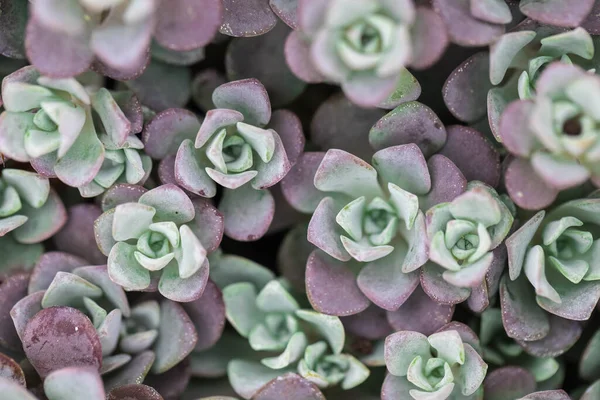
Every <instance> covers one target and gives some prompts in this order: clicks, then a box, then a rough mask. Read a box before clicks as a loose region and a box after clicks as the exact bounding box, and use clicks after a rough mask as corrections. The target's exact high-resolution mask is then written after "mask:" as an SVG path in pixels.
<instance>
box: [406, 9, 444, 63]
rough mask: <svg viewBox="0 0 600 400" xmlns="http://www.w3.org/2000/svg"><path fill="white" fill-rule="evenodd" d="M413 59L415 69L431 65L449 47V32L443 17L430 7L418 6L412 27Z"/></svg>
mask: <svg viewBox="0 0 600 400" xmlns="http://www.w3.org/2000/svg"><path fill="white" fill-rule="evenodd" d="M411 39H412V46H413V49H412V59H411V63H410V64H411V66H412V67H413V68H415V69H425V68H429V67H431V66H432V65H433V64H435V62H436V61H438V60H439V58H440V57H441V56H442V54H443V53H444V51H445V50H446V48H447V47H448V42H449V38H448V33H447V31H446V27H445V26H444V21H443V19H442V17H440V15H439V14H438V13H436V12H434V11H433V10H431V9H430V8H428V7H418V8H417V13H416V15H415V22H414V23H413V26H412V28H411Z"/></svg>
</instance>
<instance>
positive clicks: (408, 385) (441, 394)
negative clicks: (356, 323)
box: [381, 330, 488, 400]
mask: <svg viewBox="0 0 600 400" xmlns="http://www.w3.org/2000/svg"><path fill="white" fill-rule="evenodd" d="M385 364H386V367H387V370H388V372H389V374H388V375H387V377H386V380H385V382H384V384H383V388H382V393H381V398H382V399H384V400H387V399H415V400H417V399H422V398H427V397H429V398H432V399H439V400H444V399H459V398H472V399H482V398H483V387H482V383H483V379H484V378H485V376H486V373H487V368H488V366H487V364H486V363H485V362H484V361H483V359H482V358H481V356H480V355H479V353H478V351H477V350H476V349H475V348H473V346H471V344H469V343H468V342H466V341H465V340H464V339H463V338H462V337H461V335H460V333H459V332H458V331H456V330H444V331H441V332H437V333H434V334H432V335H430V336H429V337H427V336H425V335H423V334H421V333H418V332H411V331H399V332H396V333H393V334H391V335H390V336H388V337H387V338H386V340H385Z"/></svg>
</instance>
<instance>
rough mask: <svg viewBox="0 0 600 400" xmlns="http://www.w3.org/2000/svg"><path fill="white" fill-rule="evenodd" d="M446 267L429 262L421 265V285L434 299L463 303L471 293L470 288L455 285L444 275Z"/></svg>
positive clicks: (440, 301)
mask: <svg viewBox="0 0 600 400" xmlns="http://www.w3.org/2000/svg"><path fill="white" fill-rule="evenodd" d="M444 271H445V269H443V268H442V267H440V266H438V265H437V264H434V263H432V262H429V263H427V264H425V265H424V266H422V267H421V287H422V288H423V290H424V291H425V293H427V295H428V296H429V297H431V299H432V300H434V301H435V302H437V303H440V304H447V305H453V304H458V303H462V302H463V301H465V300H466V299H467V298H468V297H469V295H470V294H471V290H470V289H468V288H460V287H457V286H454V285H452V284H450V283H448V282H446V280H445V279H444V278H443V277H442V274H443V272H444Z"/></svg>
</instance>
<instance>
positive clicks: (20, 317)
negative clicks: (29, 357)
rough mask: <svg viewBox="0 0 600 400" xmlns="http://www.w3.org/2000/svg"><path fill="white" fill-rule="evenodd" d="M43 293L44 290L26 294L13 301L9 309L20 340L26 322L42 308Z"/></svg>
mask: <svg viewBox="0 0 600 400" xmlns="http://www.w3.org/2000/svg"><path fill="white" fill-rule="evenodd" d="M44 293H45V292H44V291H39V292H35V293H32V294H30V295H27V296H25V297H23V298H22V299H21V300H19V301H18V302H17V303H15V305H14V306H13V308H12V309H11V310H10V317H11V318H12V322H13V324H14V327H15V330H16V331H17V335H18V336H19V338H20V340H21V341H22V340H23V338H24V335H25V327H26V326H27V323H28V322H29V320H30V319H31V318H33V317H34V316H35V315H36V314H37V313H38V312H39V311H40V310H41V309H42V298H43V297H44ZM19 346H21V344H19Z"/></svg>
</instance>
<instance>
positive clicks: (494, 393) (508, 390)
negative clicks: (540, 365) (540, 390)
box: [483, 366, 536, 400]
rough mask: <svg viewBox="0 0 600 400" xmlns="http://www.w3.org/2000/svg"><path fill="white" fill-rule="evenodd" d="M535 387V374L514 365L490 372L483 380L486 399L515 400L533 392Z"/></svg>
mask: <svg viewBox="0 0 600 400" xmlns="http://www.w3.org/2000/svg"><path fill="white" fill-rule="evenodd" d="M509 382H510V384H507V383H509ZM535 388H536V382H535V379H534V377H533V375H532V374H531V373H530V372H529V371H528V370H526V369H524V368H521V367H513V366H507V367H502V368H499V369H496V370H494V371H492V372H490V373H488V374H487V376H486V378H485V381H484V382H483V390H484V396H485V399H486V400H488V399H489V400H514V399H518V398H520V397H522V396H525V395H527V394H529V393H531V392H533V391H534V390H535Z"/></svg>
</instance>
